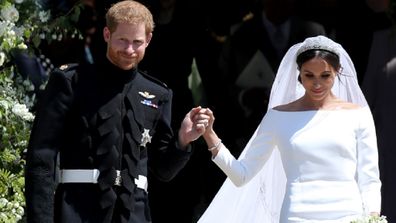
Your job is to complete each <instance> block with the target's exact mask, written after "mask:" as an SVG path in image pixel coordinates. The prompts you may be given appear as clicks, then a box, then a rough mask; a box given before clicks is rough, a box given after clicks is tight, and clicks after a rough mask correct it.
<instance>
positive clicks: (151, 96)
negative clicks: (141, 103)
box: [139, 91, 155, 99]
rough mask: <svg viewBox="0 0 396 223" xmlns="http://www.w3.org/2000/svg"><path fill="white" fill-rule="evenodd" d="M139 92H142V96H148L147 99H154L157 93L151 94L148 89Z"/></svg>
mask: <svg viewBox="0 0 396 223" xmlns="http://www.w3.org/2000/svg"><path fill="white" fill-rule="evenodd" d="M139 94H140V95H141V96H142V97H144V98H147V99H153V98H155V95H153V94H150V93H149V92H147V91H145V92H141V91H139Z"/></svg>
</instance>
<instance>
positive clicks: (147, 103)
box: [140, 100, 158, 108]
mask: <svg viewBox="0 0 396 223" xmlns="http://www.w3.org/2000/svg"><path fill="white" fill-rule="evenodd" d="M140 103H142V104H144V105H147V106H150V107H153V108H158V105H156V104H154V103H153V102H152V101H150V100H143V101H140Z"/></svg>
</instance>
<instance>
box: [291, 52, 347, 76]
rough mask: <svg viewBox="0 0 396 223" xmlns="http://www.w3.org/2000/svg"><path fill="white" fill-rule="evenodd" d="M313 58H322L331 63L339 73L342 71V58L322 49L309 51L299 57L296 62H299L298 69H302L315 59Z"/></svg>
mask: <svg viewBox="0 0 396 223" xmlns="http://www.w3.org/2000/svg"><path fill="white" fill-rule="evenodd" d="M313 58H321V59H323V60H325V61H326V62H327V63H329V64H330V65H331V66H332V67H333V68H334V69H335V70H336V71H337V72H339V71H340V69H341V64H340V57H339V56H338V55H337V54H335V53H333V52H330V51H328V50H322V49H312V50H307V51H304V52H302V53H301V54H299V55H298V56H297V59H296V62H297V68H298V70H300V69H301V66H302V65H303V64H304V63H305V62H307V61H309V60H311V59H313Z"/></svg>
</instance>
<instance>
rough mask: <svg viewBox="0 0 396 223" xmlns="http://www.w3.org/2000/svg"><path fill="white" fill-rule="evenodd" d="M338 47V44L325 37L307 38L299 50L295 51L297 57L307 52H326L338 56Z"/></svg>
mask: <svg viewBox="0 0 396 223" xmlns="http://www.w3.org/2000/svg"><path fill="white" fill-rule="evenodd" d="M339 49H340V46H339V44H338V43H336V42H334V41H333V40H331V39H329V38H327V37H325V36H315V37H309V38H307V39H305V40H304V42H302V44H301V47H300V49H298V51H297V55H300V54H301V53H303V52H305V51H308V50H326V51H330V52H332V53H335V54H336V55H337V56H340V52H339Z"/></svg>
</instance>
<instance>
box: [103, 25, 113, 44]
mask: <svg viewBox="0 0 396 223" xmlns="http://www.w3.org/2000/svg"><path fill="white" fill-rule="evenodd" d="M110 36H111V33H110V30H109V28H108V27H107V26H106V27H104V28H103V38H104V41H105V42H106V43H107V42H109V41H110Z"/></svg>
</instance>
